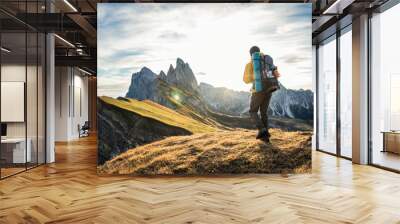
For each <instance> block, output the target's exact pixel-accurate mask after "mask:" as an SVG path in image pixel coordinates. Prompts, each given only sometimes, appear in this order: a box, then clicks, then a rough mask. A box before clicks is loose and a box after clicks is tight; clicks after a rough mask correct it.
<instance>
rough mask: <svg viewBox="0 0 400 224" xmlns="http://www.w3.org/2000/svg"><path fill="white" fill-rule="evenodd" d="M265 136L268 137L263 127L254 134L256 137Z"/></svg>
mask: <svg viewBox="0 0 400 224" xmlns="http://www.w3.org/2000/svg"><path fill="white" fill-rule="evenodd" d="M265 137H268V138H269V136H268V132H267V129H265V128H263V129H261V130H259V131H258V134H257V136H256V139H261V138H265Z"/></svg>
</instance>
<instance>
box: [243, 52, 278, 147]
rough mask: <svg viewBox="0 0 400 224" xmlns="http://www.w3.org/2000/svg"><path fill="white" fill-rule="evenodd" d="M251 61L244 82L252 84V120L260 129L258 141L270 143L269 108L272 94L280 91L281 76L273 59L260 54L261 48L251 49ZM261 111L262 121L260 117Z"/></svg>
mask: <svg viewBox="0 0 400 224" xmlns="http://www.w3.org/2000/svg"><path fill="white" fill-rule="evenodd" d="M250 56H251V61H250V62H249V63H247V65H246V68H245V71H244V76H243V81H244V82H245V83H251V84H252V89H251V92H252V93H251V100H250V110H249V112H250V118H251V120H252V121H253V123H254V124H255V125H256V127H257V129H258V134H257V137H256V138H257V139H261V140H263V141H265V142H266V143H269V138H270V134H269V131H268V114H267V112H268V107H269V102H270V100H271V96H272V93H273V92H274V91H275V90H277V89H279V84H278V81H277V78H278V77H279V76H280V74H279V72H278V69H277V67H276V66H275V65H274V64H273V59H272V58H271V57H270V56H269V55H264V54H262V53H261V52H260V48H258V47H257V46H253V47H252V48H250ZM258 111H260V114H261V119H260V117H259V116H258Z"/></svg>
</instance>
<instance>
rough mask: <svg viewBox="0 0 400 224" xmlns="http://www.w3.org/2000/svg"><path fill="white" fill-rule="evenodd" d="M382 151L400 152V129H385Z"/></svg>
mask: <svg viewBox="0 0 400 224" xmlns="http://www.w3.org/2000/svg"><path fill="white" fill-rule="evenodd" d="M382 134H383V150H382V152H392V153H396V154H400V131H383V132H382Z"/></svg>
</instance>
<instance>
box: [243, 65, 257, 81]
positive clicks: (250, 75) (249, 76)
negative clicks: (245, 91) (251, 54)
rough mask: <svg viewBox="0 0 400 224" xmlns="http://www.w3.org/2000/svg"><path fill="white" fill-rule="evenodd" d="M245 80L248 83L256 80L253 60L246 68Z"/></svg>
mask: <svg viewBox="0 0 400 224" xmlns="http://www.w3.org/2000/svg"><path fill="white" fill-rule="evenodd" d="M243 81H244V83H247V84H249V83H252V82H253V81H254V74H253V63H251V62H249V63H247V64H246V68H245V69H244V75H243Z"/></svg>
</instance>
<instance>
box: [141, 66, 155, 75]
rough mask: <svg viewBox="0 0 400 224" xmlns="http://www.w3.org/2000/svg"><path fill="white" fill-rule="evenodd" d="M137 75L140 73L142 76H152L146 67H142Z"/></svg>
mask: <svg viewBox="0 0 400 224" xmlns="http://www.w3.org/2000/svg"><path fill="white" fill-rule="evenodd" d="M138 73H142V74H152V73H153V72H152V71H151V70H150V69H149V68H147V67H146V66H144V67H143V68H142V69H140V72H138Z"/></svg>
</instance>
